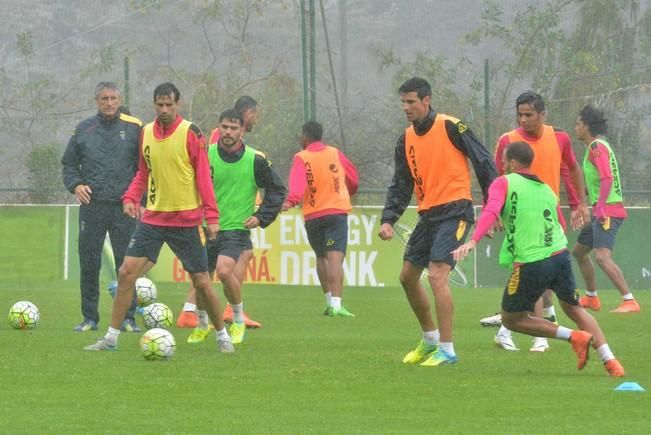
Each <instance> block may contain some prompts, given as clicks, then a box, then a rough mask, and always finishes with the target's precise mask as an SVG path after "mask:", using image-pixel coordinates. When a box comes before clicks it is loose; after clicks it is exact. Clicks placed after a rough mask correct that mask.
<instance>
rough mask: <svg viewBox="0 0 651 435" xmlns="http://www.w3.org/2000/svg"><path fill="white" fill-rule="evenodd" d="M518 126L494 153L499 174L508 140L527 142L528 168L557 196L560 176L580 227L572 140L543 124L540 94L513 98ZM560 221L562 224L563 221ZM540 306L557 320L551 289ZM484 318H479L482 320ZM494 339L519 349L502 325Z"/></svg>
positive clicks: (541, 343) (583, 212) (580, 187)
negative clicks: (529, 152) (530, 160)
mask: <svg viewBox="0 0 651 435" xmlns="http://www.w3.org/2000/svg"><path fill="white" fill-rule="evenodd" d="M515 106H516V112H517V120H518V128H516V129H515V130H511V131H509V132H507V133H505V134H503V135H502V136H501V137H500V139H499V141H498V143H497V150H496V152H495V165H496V167H497V171H498V172H499V174H500V175H501V174H504V167H503V166H502V155H503V154H504V148H505V147H506V146H507V145H508V144H509V143H511V142H516V141H522V142H526V143H528V144H529V145H530V146H531V147H532V149H533V150H534V160H533V163H532V165H531V170H532V171H533V173H534V174H536V175H537V176H538V177H539V178H540V179H541V180H542V181H543V182H544V183H546V184H547V185H548V186H550V187H551V188H552V190H553V191H554V193H556V196H557V197H559V198H560V189H561V183H560V182H561V178H562V179H563V182H564V184H565V186H566V191H567V195H568V203H569V205H570V208H571V210H572V211H571V218H570V223H571V226H572V228H573V229H575V230H576V229H579V228H581V227H582V226H583V224H584V223H585V222H588V220H589V217H590V213H589V211H588V208H587V204H586V200H585V187H584V183H583V173H582V172H581V168H580V167H579V165H578V164H577V162H576V156H575V155H574V151H573V150H572V140H571V139H570V136H569V135H568V134H567V133H566V132H565V131H563V130H560V129H558V128H555V127H553V126H551V125H547V124H545V117H546V115H547V111H546V110H545V102H544V101H543V99H542V97H541V96H540V95H538V94H536V93H535V92H531V91H527V92H524V93H522V94H521V95H519V96H518V98H517V99H516V101H515ZM562 219H563V218H562V216H561V224H562V225H563V226H565V222H564V221H563V220H562ZM543 307H544V308H543V309H542V311H540V310H537V311H538V313H539V314H540V315H542V316H544V317H545V318H547V319H550V320H552V321H555V320H556V313H555V311H554V304H553V300H552V295H551V292H545V293H544V294H543ZM484 320H487V319H482V322H483V321H484ZM494 341H495V343H496V344H497V345H499V346H500V347H502V348H503V349H506V350H511V351H515V350H518V348H517V346H516V345H515V343H514V342H513V337H512V334H511V331H509V329H508V328H507V327H506V326H504V325H502V326H501V327H500V329H499V330H498V331H497V334H496V335H495V338H494ZM548 349H549V343H548V341H547V339H545V338H544V337H536V338H534V339H533V344H532V346H531V348H530V349H529V350H530V351H532V352H545V351H546V350H548Z"/></svg>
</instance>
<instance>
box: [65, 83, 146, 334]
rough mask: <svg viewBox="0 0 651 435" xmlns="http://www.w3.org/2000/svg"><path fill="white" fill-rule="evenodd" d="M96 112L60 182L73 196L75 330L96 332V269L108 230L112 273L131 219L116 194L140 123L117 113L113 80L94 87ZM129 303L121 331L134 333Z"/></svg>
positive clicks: (134, 158)
mask: <svg viewBox="0 0 651 435" xmlns="http://www.w3.org/2000/svg"><path fill="white" fill-rule="evenodd" d="M95 101H96V102H97V109H98V113H97V114H96V115H95V116H93V117H91V118H88V119H85V120H84V121H82V122H80V123H79V124H78V125H77V128H76V129H75V132H74V134H73V135H72V137H71V138H70V141H69V142H68V146H67V148H66V150H65V152H64V154H63V158H62V159H61V163H62V165H63V183H64V184H65V186H66V189H68V191H70V192H71V193H74V194H75V196H76V197H77V199H78V200H79V203H80V204H81V205H80V208H79V265H80V269H81V277H80V288H81V313H82V315H83V320H82V322H81V323H80V324H79V325H77V326H76V327H75V331H88V330H96V329H97V324H98V323H99V311H98V305H99V272H100V267H101V263H102V247H103V244H104V239H105V238H106V233H107V232H108V234H109V237H110V239H111V246H112V248H113V256H114V257H115V267H116V272H117V269H119V267H120V265H121V264H122V259H123V258H124V253H125V251H126V249H127V245H128V243H129V239H130V238H131V234H132V233H133V231H134V229H135V225H136V221H135V220H134V219H131V218H130V217H128V216H125V215H124V214H123V213H122V200H121V196H122V194H123V193H124V191H125V190H126V189H127V187H128V186H129V183H130V182H131V179H132V178H133V177H134V175H135V174H136V170H137V169H138V156H139V151H138V147H139V142H140V128H141V126H142V122H141V121H140V120H139V119H137V118H134V117H132V116H129V115H127V114H125V113H123V112H121V106H120V91H119V89H118V88H117V86H116V85H115V84H114V83H111V82H101V83H99V84H98V85H97V87H96V89H95ZM134 312H135V299H134V304H133V306H132V308H131V310H129V312H128V313H127V318H126V319H125V321H124V323H123V325H122V329H123V330H126V331H133V332H137V331H139V328H138V327H137V326H136V323H135V320H134V317H133V316H134Z"/></svg>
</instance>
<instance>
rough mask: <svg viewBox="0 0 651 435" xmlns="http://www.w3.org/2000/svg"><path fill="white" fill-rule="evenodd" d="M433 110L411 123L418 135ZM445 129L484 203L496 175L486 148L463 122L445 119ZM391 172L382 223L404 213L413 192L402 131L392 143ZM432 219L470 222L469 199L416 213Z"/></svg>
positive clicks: (430, 122) (426, 127)
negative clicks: (467, 164)
mask: <svg viewBox="0 0 651 435" xmlns="http://www.w3.org/2000/svg"><path fill="white" fill-rule="evenodd" d="M436 115H437V113H436V112H435V111H434V110H431V109H430V112H429V114H428V115H427V117H425V119H423V120H422V121H420V122H418V123H414V130H415V132H416V134H417V135H418V136H422V135H424V134H426V133H427V132H428V131H429V130H430V129H431V128H432V126H433V125H434V121H435V120H436ZM445 129H446V131H447V134H448V138H449V139H450V142H452V144H453V145H454V146H455V147H456V148H457V149H458V150H459V151H461V152H462V153H463V154H464V155H466V156H467V157H468V158H469V159H470V162H471V164H472V166H473V169H474V171H475V174H476V175H477V180H478V181H479V185H480V186H481V189H482V193H483V196H484V202H485V201H486V199H487V198H488V187H489V186H490V184H491V183H492V182H493V180H494V179H495V178H496V177H497V170H496V169H495V162H494V161H493V157H492V156H491V155H490V153H489V152H488V150H487V149H486V147H484V145H482V143H481V142H480V141H479V139H477V137H476V136H475V135H474V134H473V132H472V131H471V130H470V129H469V128H468V127H467V126H466V125H465V124H463V123H461V122H459V123H455V122H453V121H450V120H446V122H445ZM394 165H395V167H394V173H393V179H392V181H391V185H390V186H389V191H388V192H387V197H386V201H385V205H384V209H383V210H382V223H390V224H391V225H393V224H394V223H396V222H397V221H398V219H399V218H400V216H402V214H403V213H404V212H405V209H406V208H407V206H408V205H409V201H410V200H411V195H412V193H413V192H414V180H413V178H412V175H411V171H410V169H409V164H408V163H407V155H406V152H405V133H404V132H403V133H402V134H401V135H400V137H399V138H398V141H397V143H396V147H395V151H394ZM420 214H421V216H427V217H428V218H429V219H431V220H432V221H439V220H444V219H449V218H453V217H460V218H462V219H464V220H466V221H468V222H474V212H473V209H472V202H471V201H469V200H466V199H461V200H458V201H452V202H449V203H446V204H441V205H437V206H435V207H432V208H431V209H429V210H425V211H422V212H420Z"/></svg>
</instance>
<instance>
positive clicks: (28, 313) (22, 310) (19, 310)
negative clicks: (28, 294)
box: [9, 301, 41, 329]
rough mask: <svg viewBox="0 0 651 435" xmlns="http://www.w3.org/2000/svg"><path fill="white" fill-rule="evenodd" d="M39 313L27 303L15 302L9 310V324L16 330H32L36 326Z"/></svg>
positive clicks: (34, 306)
mask: <svg viewBox="0 0 651 435" xmlns="http://www.w3.org/2000/svg"><path fill="white" fill-rule="evenodd" d="M40 318H41V313H40V312H39V311H38V308H36V305H34V304H33V303H31V302H29V301H20V302H16V303H15V304H14V305H13V306H12V307H11V309H10V310H9V324H10V325H11V326H12V327H14V328H16V329H33V328H36V327H37V326H38V321H39V319H40Z"/></svg>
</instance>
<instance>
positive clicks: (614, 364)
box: [604, 359, 626, 378]
mask: <svg viewBox="0 0 651 435" xmlns="http://www.w3.org/2000/svg"><path fill="white" fill-rule="evenodd" d="M604 367H606V370H607V371H608V374H609V375H610V376H613V377H615V378H621V377H622V376H624V375H625V374H626V373H624V367H622V365H621V364H620V363H619V361H617V360H616V359H611V360H608V361H606V362H605V363H604Z"/></svg>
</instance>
